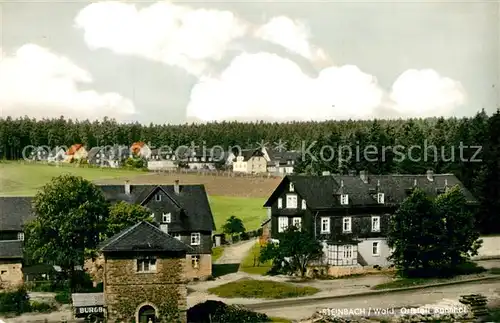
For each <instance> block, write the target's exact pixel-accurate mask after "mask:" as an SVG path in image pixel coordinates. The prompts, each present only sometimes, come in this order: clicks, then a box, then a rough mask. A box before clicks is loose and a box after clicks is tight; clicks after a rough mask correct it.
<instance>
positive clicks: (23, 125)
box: [0, 110, 500, 233]
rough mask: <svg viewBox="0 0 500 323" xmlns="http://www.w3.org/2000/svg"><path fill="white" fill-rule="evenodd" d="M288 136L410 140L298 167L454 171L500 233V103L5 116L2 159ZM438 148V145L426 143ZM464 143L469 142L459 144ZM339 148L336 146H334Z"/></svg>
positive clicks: (251, 142)
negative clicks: (371, 111) (273, 116)
mask: <svg viewBox="0 0 500 323" xmlns="http://www.w3.org/2000/svg"><path fill="white" fill-rule="evenodd" d="M279 140H282V141H283V142H286V147H287V149H288V150H300V149H304V148H307V147H309V146H310V144H312V143H314V142H315V145H314V146H313V147H312V148H311V149H310V152H311V153H312V155H313V156H319V154H320V153H321V154H323V156H325V155H328V154H329V151H326V152H325V151H324V150H323V151H320V150H321V147H323V146H325V145H328V146H330V147H339V146H348V147H352V150H353V151H354V148H355V147H356V148H357V149H360V150H361V152H362V151H363V149H364V148H365V147H367V146H375V147H378V148H381V147H395V146H402V147H406V148H408V147H411V146H419V147H421V149H414V150H413V151H412V160H410V159H408V158H406V159H404V160H399V159H397V158H396V156H395V154H394V153H392V152H391V151H389V152H383V151H382V150H383V149H378V152H376V153H375V155H373V153H372V154H371V155H370V160H366V159H363V158H362V159H361V160H358V159H356V158H354V157H353V158H351V159H350V160H347V161H346V160H339V158H338V154H337V155H335V156H331V158H328V159H329V161H322V160H315V159H314V158H311V157H310V155H309V154H307V155H305V157H306V158H301V160H300V161H299V162H298V164H297V165H296V167H295V171H296V172H298V173H312V174H321V172H323V171H330V172H332V173H347V172H349V171H352V170H356V171H361V170H367V171H368V172H369V173H372V174H391V173H401V174H402V173H405V174H424V173H425V172H426V171H427V170H433V171H434V172H435V173H453V174H455V175H456V176H457V177H458V178H459V179H460V180H461V181H462V182H463V183H464V185H465V186H466V187H467V188H469V189H470V190H471V192H472V193H473V194H474V195H475V196H476V197H477V198H478V200H479V202H480V208H479V211H478V213H477V218H478V221H479V222H480V227H481V230H482V232H483V233H500V215H499V210H500V110H498V111H497V112H496V113H495V114H493V115H491V116H489V115H488V114H487V113H485V111H484V110H483V111H480V112H478V113H477V114H476V115H475V116H473V117H470V118H447V119H445V118H430V119H397V120H362V121H357V120H347V121H324V122H298V121H297V122H287V123H277V122H276V123H268V122H264V121H261V122H255V123H242V122H218V123H217V122H214V123H207V124H185V125H168V124H153V123H151V124H149V125H143V124H140V123H128V124H124V123H118V122H117V121H116V120H112V119H104V120H102V121H93V122H91V121H88V120H85V121H78V120H69V119H65V118H63V117H61V118H59V119H43V120H34V119H30V118H28V117H24V118H18V119H12V118H10V117H7V118H2V119H0V156H1V158H2V159H3V160H16V159H21V158H22V156H23V149H24V147H26V146H30V145H32V146H49V147H56V146H66V147H69V146H70V145H72V144H75V143H81V144H84V145H85V146H87V147H94V146H104V145H114V144H120V145H127V146H130V145H131V144H132V143H134V142H137V141H144V142H147V143H150V144H151V145H152V146H153V147H161V146H164V145H168V146H170V147H179V146H181V145H190V143H191V142H194V143H196V144H197V145H204V146H206V147H212V146H214V145H220V146H222V147H231V146H236V145H238V146H241V147H243V148H252V147H253V148H257V146H258V145H257V143H259V142H261V141H264V142H268V143H270V145H273V143H275V142H278V141H279ZM432 146H434V147H437V149H433V148H427V149H425V148H424V147H432ZM460 147H465V148H462V149H460ZM335 153H336V152H335Z"/></svg>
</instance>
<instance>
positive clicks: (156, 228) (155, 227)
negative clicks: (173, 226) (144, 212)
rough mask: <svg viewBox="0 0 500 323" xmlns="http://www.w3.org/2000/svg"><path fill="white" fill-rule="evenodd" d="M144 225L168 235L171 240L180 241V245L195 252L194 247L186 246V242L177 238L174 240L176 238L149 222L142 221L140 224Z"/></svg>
mask: <svg viewBox="0 0 500 323" xmlns="http://www.w3.org/2000/svg"><path fill="white" fill-rule="evenodd" d="M142 223H146V224H148V225H150V226H151V227H153V228H154V229H155V230H156V231H159V232H161V233H162V234H163V235H166V236H167V237H168V238H169V239H174V240H176V241H178V242H179V243H182V244H183V245H185V246H187V247H188V248H189V249H191V250H194V248H193V247H191V246H190V245H187V244H185V243H184V242H182V241H180V240H177V239H175V238H174V237H172V236H171V235H170V234H168V233H167V232H165V231H163V230H162V229H160V228H158V227H157V226H155V225H153V224H152V223H150V222H147V221H141V222H139V224H142Z"/></svg>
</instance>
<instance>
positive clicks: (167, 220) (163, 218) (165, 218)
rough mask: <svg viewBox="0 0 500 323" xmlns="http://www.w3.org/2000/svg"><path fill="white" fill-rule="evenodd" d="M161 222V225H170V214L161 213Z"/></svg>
mask: <svg viewBox="0 0 500 323" xmlns="http://www.w3.org/2000/svg"><path fill="white" fill-rule="evenodd" d="M162 220H163V223H170V222H171V221H172V215H171V214H170V213H163V217H162Z"/></svg>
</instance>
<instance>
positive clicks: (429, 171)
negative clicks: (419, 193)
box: [427, 170, 434, 182]
mask: <svg viewBox="0 0 500 323" xmlns="http://www.w3.org/2000/svg"><path fill="white" fill-rule="evenodd" d="M427 179H428V180H429V182H432V181H433V180H434V172H433V171H432V170H428V171H427Z"/></svg>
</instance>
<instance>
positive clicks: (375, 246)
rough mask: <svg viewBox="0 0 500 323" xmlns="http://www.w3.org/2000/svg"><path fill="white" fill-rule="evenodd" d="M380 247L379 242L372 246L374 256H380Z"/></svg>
mask: <svg viewBox="0 0 500 323" xmlns="http://www.w3.org/2000/svg"><path fill="white" fill-rule="evenodd" d="M379 249H380V246H379V243H378V242H373V244H372V254H373V255H374V256H379V255H380V250H379Z"/></svg>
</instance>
